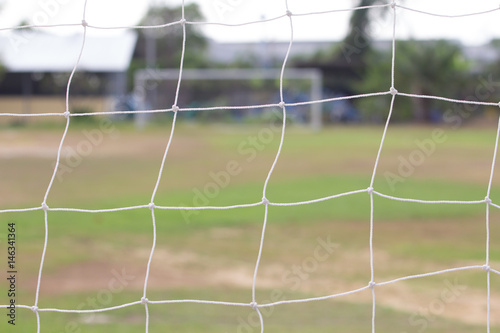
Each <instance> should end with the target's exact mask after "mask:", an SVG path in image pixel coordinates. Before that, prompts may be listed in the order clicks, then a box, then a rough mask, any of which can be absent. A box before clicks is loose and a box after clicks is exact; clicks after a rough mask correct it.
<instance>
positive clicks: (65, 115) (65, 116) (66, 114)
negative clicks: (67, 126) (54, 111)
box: [63, 111, 71, 119]
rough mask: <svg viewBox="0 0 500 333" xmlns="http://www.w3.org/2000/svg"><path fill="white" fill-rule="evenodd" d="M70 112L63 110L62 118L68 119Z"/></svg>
mask: <svg viewBox="0 0 500 333" xmlns="http://www.w3.org/2000/svg"><path fill="white" fill-rule="evenodd" d="M70 114H71V113H69V111H66V112H64V113H63V115H64V118H66V119H68V118H69V115H70Z"/></svg>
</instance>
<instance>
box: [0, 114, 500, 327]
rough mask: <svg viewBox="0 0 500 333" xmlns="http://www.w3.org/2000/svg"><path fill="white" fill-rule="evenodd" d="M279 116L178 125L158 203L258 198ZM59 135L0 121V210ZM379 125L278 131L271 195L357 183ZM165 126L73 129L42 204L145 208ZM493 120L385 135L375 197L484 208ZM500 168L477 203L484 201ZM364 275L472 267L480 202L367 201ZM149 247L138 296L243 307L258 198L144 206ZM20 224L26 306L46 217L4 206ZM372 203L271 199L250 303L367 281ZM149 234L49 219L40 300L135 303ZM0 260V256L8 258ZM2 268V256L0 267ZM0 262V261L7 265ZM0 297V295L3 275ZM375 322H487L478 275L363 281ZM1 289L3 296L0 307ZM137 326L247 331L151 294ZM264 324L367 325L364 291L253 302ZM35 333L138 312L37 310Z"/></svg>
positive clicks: (119, 225) (494, 294) (66, 305)
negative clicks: (265, 120) (261, 121)
mask: <svg viewBox="0 0 500 333" xmlns="http://www.w3.org/2000/svg"><path fill="white" fill-rule="evenodd" d="M280 130H281V128H280V126H279V124H278V125H275V124H272V123H270V124H266V125H263V126H259V125H248V126H244V125H199V124H189V123H184V122H181V123H180V124H179V125H178V127H177V128H176V131H175V135H174V139H173V142H172V146H171V148H170V151H169V153H168V155H167V158H166V163H165V169H164V172H163V174H162V178H161V182H160V183H159V187H158V192H157V194H156V197H155V200H154V203H155V205H156V206H167V207H179V206H180V207H192V206H229V205H239V204H249V203H258V202H260V201H262V193H263V192H262V191H263V185H264V181H265V179H266V177H267V174H268V173H269V170H270V168H271V165H272V163H273V161H274V158H275V156H276V152H277V149H278V147H279V142H280ZM62 132H63V129H62V128H60V127H58V126H51V127H50V128H45V127H43V126H38V127H33V128H31V127H24V128H23V127H19V128H6V129H2V131H0V138H1V140H0V142H1V145H0V161H1V163H2V167H1V168H2V171H1V178H0V210H3V209H10V208H27V207H39V206H40V204H41V202H42V201H43V197H44V195H45V192H46V190H47V186H48V184H49V181H50V179H51V176H52V172H53V168H54V162H55V157H56V154H57V150H58V145H59V142H60V140H61V135H62ZM382 132H383V128H382V127H377V126H352V127H351V126H348V127H330V128H326V129H324V130H322V131H319V132H313V131H311V130H309V129H306V128H300V127H294V126H291V127H290V128H288V129H287V132H286V135H285V139H284V145H283V150H282V152H281V155H280V158H279V160H278V163H277V165H276V168H275V170H274V172H273V174H272V176H271V178H270V181H269V184H268V188H267V195H266V197H267V199H268V200H269V201H270V202H272V203H287V202H297V201H307V200H312V199H317V198H322V197H326V196H330V195H335V194H340V193H344V192H348V191H356V190H364V189H366V188H368V187H369V185H370V180H371V177H372V172H373V168H374V163H375V159H376V156H377V151H378V148H379V146H380V140H381V136H382ZM169 134H170V124H169V123H165V124H164V125H161V124H157V125H152V126H150V127H149V128H147V129H145V130H143V131H136V130H134V129H133V128H131V127H130V126H128V125H124V124H119V123H112V122H109V121H104V120H96V121H95V122H93V123H82V124H78V123H75V125H72V126H71V128H70V131H69V132H68V135H67V138H66V140H65V146H64V147H63V149H62V156H61V161H60V162H61V164H60V167H59V171H58V173H57V176H56V177H55V179H54V183H53V186H52V189H51V191H50V193H49V195H48V198H47V205H48V206H49V207H50V208H80V209H90V210H97V209H111V208H119V207H130V206H138V205H147V204H149V202H150V199H151V195H152V193H153V189H154V186H155V183H156V179H157V178H158V172H159V169H160V164H161V161H162V157H163V154H164V151H165V146H166V144H167V142H168V137H169ZM495 137H496V128H495V127H487V126H483V127H481V128H478V127H470V128H467V127H465V128H458V129H453V128H450V127H439V126H437V125H436V126H433V127H432V126H429V127H417V126H393V127H389V130H388V133H387V138H386V141H385V144H384V148H383V150H382V154H381V157H380V163H379V167H378V169H377V173H376V177H375V182H374V189H375V190H376V191H377V192H380V193H383V194H385V195H389V196H394V197H401V198H414V199H422V200H453V201H471V200H477V201H480V200H483V199H484V198H485V196H486V193H487V186H488V181H489V177H490V171H491V164H492V158H493V153H494V148H495ZM499 191H500V174H498V172H497V174H496V175H495V177H494V179H493V187H492V190H491V195H490V198H491V199H492V201H493V203H497V204H498V197H499ZM374 200H375V201H374V207H375V208H374V237H373V248H374V273H375V281H376V282H377V283H380V282H384V281H390V280H393V279H396V278H399V277H403V276H408V275H416V274H421V273H428V272H435V271H439V270H444V269H449V268H454V267H461V266H468V265H483V264H484V263H485V260H486V226H485V225H486V224H485V213H486V205H485V204H484V203H478V204H444V203H443V204H423V203H411V202H402V201H394V200H390V199H387V198H383V197H380V196H375V198H374ZM155 214H156V227H157V243H156V249H155V255H154V257H153V260H152V263H151V272H150V275H149V280H148V281H149V282H148V292H147V295H148V299H149V300H150V301H155V300H186V299H190V300H209V301H221V302H240V303H249V302H251V300H252V281H253V273H254V268H255V262H256V259H257V254H258V249H259V242H260V239H261V232H262V223H263V219H264V206H263V205H256V206H253V207H246V208H235V209H227V210H164V209H156V210H155ZM0 221H1V225H2V230H0V244H2V249H4V251H3V252H4V253H7V250H6V241H7V236H6V234H7V224H8V223H12V222H15V224H16V228H17V233H16V237H17V249H18V251H17V252H18V254H17V265H18V271H19V274H18V281H17V288H18V291H19V292H18V297H17V298H16V302H17V303H18V304H22V305H28V306H31V305H33V304H34V299H35V290H36V284H37V275H38V270H39V266H40V259H41V255H42V249H43V244H44V233H45V231H44V213H43V211H41V210H37V211H31V212H17V213H2V214H0ZM499 221H500V214H499V212H498V211H497V210H496V208H490V223H491V225H490V239H491V244H490V248H489V251H490V266H491V267H492V268H494V269H497V270H498V269H499V268H500V243H499V242H498V239H499V236H500V223H499ZM369 236H370V198H369V195H368V194H367V193H366V192H362V193H357V194H352V195H349V196H343V197H340V198H335V199H330V200H325V201H322V202H318V203H312V204H307V205H298V206H289V207H286V206H270V207H269V216H268V222H267V229H266V235H265V242H264V248H263V253H262V259H261V262H260V269H259V272H258V275H257V280H256V299H257V301H258V303H259V304H265V303H271V302H277V301H283V300H290V299H302V298H309V297H318V296H326V295H332V294H337V293H342V292H348V291H352V290H356V289H360V288H363V287H365V286H366V285H367V284H368V282H369V281H370V251H369V245H370V244H369ZM152 242H153V228H152V222H151V211H150V210H149V209H148V208H140V209H131V210H126V211H115V212H102V213H96V212H94V213H84V212H74V211H48V246H47V253H46V258H45V263H44V268H43V273H42V279H41V287H40V295H39V305H38V307H39V308H40V309H42V308H57V309H79V310H81V309H88V310H93V309H100V308H108V307H112V306H118V305H121V304H125V303H130V302H135V301H138V300H140V299H141V297H142V293H143V288H144V279H145V273H146V265H147V261H148V258H149V253H150V251H151V245H152ZM4 257H6V255H4ZM5 266H6V263H5V260H4V266H3V267H5ZM3 270H4V271H6V270H7V269H6V268H4V269H3ZM0 288H1V290H7V289H8V284H7V281H6V280H5V279H3V280H2V282H1V284H0ZM375 292H376V304H377V307H376V327H377V330H378V331H380V332H407V333H410V332H424V331H425V332H485V330H486V313H487V308H486V305H487V297H486V274H485V272H484V271H483V270H481V269H478V270H463V271H459V272H452V273H444V274H439V275H434V276H429V277H422V278H416V279H410V280H404V281H399V282H396V283H392V284H388V285H383V286H377V287H375ZM8 299H9V298H8V297H7V295H6V293H4V292H0V304H7V302H8ZM149 309H150V313H149V315H150V319H149V320H150V327H149V332H163V331H175V332H260V323H259V319H258V317H257V316H256V312H255V311H254V310H253V309H251V308H249V307H232V306H225V305H213V304H194V303H171V304H150V305H149ZM17 311H18V314H17V323H16V326H15V328H14V329H12V327H9V326H8V324H7V320H6V319H5V315H4V316H3V317H4V319H2V321H1V322H0V329H1V330H2V331H5V329H9V331H12V332H34V331H36V317H35V315H34V314H33V312H32V311H31V310H29V309H18V310H17ZM498 313H500V277H499V276H498V275H496V274H491V324H492V328H493V330H494V329H500V319H499V318H500V316H498V315H497V314H498ZM262 315H263V319H264V324H265V330H266V332H332V331H334V332H367V331H370V330H371V325H372V323H371V318H372V293H371V291H369V290H364V291H361V292H357V293H353V294H350V295H346V296H339V297H336V298H333V299H329V300H322V301H314V302H308V303H297V304H284V305H276V306H272V307H267V308H262ZM40 321H41V327H42V329H41V332H141V331H143V330H144V325H145V321H146V315H145V311H144V306H143V305H141V304H138V305H134V306H130V307H126V308H123V309H119V310H113V311H106V312H100V313H97V314H95V313H90V314H74V313H54V312H40Z"/></svg>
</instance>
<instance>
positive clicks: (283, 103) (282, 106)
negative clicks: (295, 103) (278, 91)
mask: <svg viewBox="0 0 500 333" xmlns="http://www.w3.org/2000/svg"><path fill="white" fill-rule="evenodd" d="M278 106H279V107H280V108H282V109H283V108H284V107H285V102H283V101H281V102H279V103H278Z"/></svg>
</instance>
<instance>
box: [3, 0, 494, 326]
mask: <svg viewBox="0 0 500 333" xmlns="http://www.w3.org/2000/svg"><path fill="white" fill-rule="evenodd" d="M87 2H90V1H85V5H84V8H82V21H81V22H78V23H74V24H66V25H46V26H45V27H48V28H51V27H54V28H56V27H57V28H59V27H61V26H80V27H81V29H82V36H83V38H82V42H81V45H80V51H79V57H78V59H77V61H76V62H75V64H74V68H73V71H72V72H71V75H70V76H69V79H68V81H67V86H66V109H65V110H64V112H53V113H39V114H16V113H8V112H2V113H0V116H2V117H49V116H57V117H64V118H65V121H66V126H65V129H64V133H63V135H62V137H61V140H60V144H59V148H58V152H57V158H56V163H55V168H54V171H53V173H52V177H51V179H50V182H49V184H48V186H47V189H46V192H45V195H44V197H43V200H42V204H41V206H39V207H29V208H22V209H10V208H7V207H0V213H11V212H26V211H43V212H44V216H45V219H44V225H45V240H44V247H43V253H42V256H41V262H40V266H39V272H38V279H37V287H36V294H35V295H36V297H35V300H34V303H33V304H32V305H17V307H18V308H26V309H31V310H32V311H33V313H34V315H35V316H36V319H37V332H40V330H41V328H42V327H44V325H50V324H49V323H43V322H41V321H40V314H41V313H43V312H64V313H96V312H108V311H114V310H117V309H121V308H126V307H130V306H135V305H139V304H142V305H143V306H144V310H145V313H146V320H145V331H146V332H148V329H149V318H150V308H151V307H153V306H155V305H157V304H167V303H200V304H212V305H214V306H237V307H248V308H251V309H253V310H254V311H255V312H256V313H257V315H258V317H259V320H260V331H261V332H264V327H265V324H266V322H265V320H264V316H263V314H262V312H263V310H264V309H265V308H269V307H275V306H280V305H282V304H291V303H304V302H315V301H320V300H326V299H333V298H336V297H341V296H345V295H349V294H355V293H359V292H362V291H369V292H371V294H372V300H373V301H372V304H373V308H372V323H371V329H372V332H375V328H376V311H375V310H376V304H377V302H376V294H377V288H379V287H382V286H385V285H389V284H395V283H398V282H401V281H403V280H410V279H419V278H423V277H428V276H435V275H440V274H444V273H449V272H455V271H464V270H480V271H484V274H485V276H486V279H487V295H486V297H485V299H484V305H485V306H486V307H487V318H485V319H484V322H485V325H486V326H487V331H488V332H490V327H491V325H490V321H491V315H492V313H491V310H490V296H491V290H490V276H491V275H492V274H496V275H500V272H499V271H498V270H496V269H494V268H493V267H491V266H490V251H489V246H490V209H491V208H500V205H498V204H496V203H494V202H492V200H491V199H490V192H491V188H492V181H493V174H494V169H495V163H496V154H497V148H498V137H499V133H500V126H499V130H498V131H497V136H496V141H495V150H494V155H493V158H492V163H491V173H490V177H489V182H488V185H487V191H486V193H485V197H484V198H478V199H477V200H473V201H455V200H424V199H418V198H404V197H396V196H391V195H387V194H384V193H381V192H379V191H377V190H376V188H375V187H374V181H375V177H376V175H377V169H378V167H379V160H380V156H381V153H382V150H383V148H384V142H385V140H386V134H387V130H388V128H389V124H390V122H391V116H392V114H393V106H394V101H395V99H396V98H398V96H407V97H411V98H417V99H433V100H441V101H445V102H451V103H458V104H465V105H483V106H493V107H496V106H498V104H497V103H490V102H486V101H473V100H457V99H452V98H447V97H442V96H427V95H419V94H411V93H407V92H404V91H398V90H397V82H395V79H394V77H395V72H396V71H397V68H395V59H396V57H397V56H398V55H397V54H396V47H395V46H396V14H397V12H398V11H416V10H414V9H412V8H408V7H405V6H403V5H401V4H398V3H397V2H390V3H387V4H382V5H378V6H370V7H359V8H350V9H342V10H338V9H335V10H328V11H323V12H318V13H295V12H293V8H289V7H288V3H287V1H283V14H282V15H280V16H277V17H273V18H269V19H263V20H261V21H255V22H242V23H239V24H233V25H229V26H241V25H255V26H258V25H259V24H261V23H264V22H269V21H272V20H286V21H288V23H289V33H290V41H289V46H288V50H287V53H286V55H285V57H284V59H283V61H282V66H281V71H280V75H279V80H280V85H279V95H280V100H279V101H278V102H277V103H270V104H266V105H243V106H232V107H224V109H228V108H231V109H235V108H243V109H245V108H247V109H250V108H252V109H255V108H269V107H276V108H279V109H280V110H281V112H282V119H283V123H282V126H281V137H280V143H279V148H278V150H277V152H276V155H275V158H274V161H273V163H272V165H271V167H270V169H269V171H268V173H267V177H266V178H265V179H264V180H263V184H264V185H263V191H262V198H261V199H260V200H258V201H256V202H252V203H243V204H237V205H231V206H187V207H165V206H160V205H156V204H155V198H156V195H157V192H158V188H159V184H160V181H161V178H162V175H163V173H164V169H165V165H166V164H167V163H168V157H169V151H170V147H171V144H172V140H173V138H174V136H175V129H176V122H177V116H178V115H179V113H181V112H185V111H199V112H207V111H210V110H216V109H220V108H221V107H219V106H213V107H204V108H183V107H182V106H180V105H178V101H179V94H180V93H181V92H182V81H183V65H184V57H185V54H186V52H189V51H188V45H187V43H186V40H187V38H188V37H189V36H187V33H186V26H187V25H190V24H192V25H225V26H227V24H222V23H217V22H190V21H188V20H187V19H186V18H185V13H184V8H185V5H184V4H183V5H182V9H183V10H182V16H181V17H180V18H179V19H178V20H177V21H175V22H166V23H165V24H161V25H155V26H133V27H100V26H95V25H93V24H92V22H87V20H86V13H85V10H86V7H87ZM371 7H377V8H388V9H389V10H390V11H391V14H392V18H391V19H392V22H393V24H392V62H391V63H392V66H391V72H390V73H388V75H390V76H391V86H390V87H388V89H387V90H386V91H377V92H372V93H368V94H362V95H349V96H343V97H336V98H329V99H321V100H308V101H305V102H300V103H289V102H287V100H285V98H284V94H283V91H284V88H285V87H284V75H285V73H286V71H287V62H288V58H289V54H290V52H291V50H292V48H293V45H294V24H293V23H294V18H295V17H296V16H307V15H310V16H313V15H332V16H333V15H335V14H336V13H338V12H342V11H355V10H363V9H367V8H371ZM496 10H498V8H495V9H492V10H488V11H484V12H479V13H477V12H475V13H466V14H461V15H456V16H450V15H446V16H447V17H460V16H468V15H483V14H485V13H489V12H492V11H496ZM417 12H419V13H421V14H425V15H434V16H445V15H438V14H433V13H428V12H422V11H417ZM173 25H178V26H180V27H182V30H183V35H182V36H183V38H182V53H181V59H180V66H179V71H178V73H179V75H178V80H177V84H176V89H175V99H174V103H173V105H172V106H171V107H169V108H166V109H161V110H139V111H134V113H136V114H140V113H151V112H158V113H172V114H173V120H172V128H171V132H170V136H169V139H168V143H167V145H166V148H165V150H164V154H163V158H162V160H161V164H160V166H159V171H158V177H157V180H156V183H155V186H154V188H153V189H152V194H151V199H150V202H147V203H140V204H138V205H136V206H127V207H114V208H103V209H94V210H89V209H80V208H62V207H50V206H49V205H48V203H47V198H48V196H49V193H51V189H52V187H53V184H54V180H55V179H56V177H57V173H58V172H59V171H58V170H59V169H58V168H59V165H60V162H61V156H62V149H63V145H64V143H65V139H66V136H67V133H68V129H69V125H70V123H71V122H72V121H73V120H74V119H75V117H86V116H92V115H114V114H125V113H130V112H129V111H120V110H114V111H110V112H94V113H85V114H79V113H72V112H71V109H70V103H69V102H70V93H71V84H72V79H73V76H74V75H75V73H76V72H77V71H78V69H79V63H80V59H81V57H82V54H83V52H84V50H85V44H86V38H87V32H88V31H89V29H130V28H134V29H157V28H163V27H168V26H173ZM35 27H39V26H34V25H28V26H16V27H11V28H3V29H1V30H4V31H5V30H14V29H23V28H35ZM374 96H390V99H391V102H390V107H389V109H388V116H387V121H386V123H385V126H384V130H383V133H382V136H381V139H380V145H379V148H378V152H377V154H376V159H375V160H374V166H373V172H372V175H371V180H370V182H369V183H368V184H367V186H366V187H365V188H361V189H358V190H355V191H349V192H345V193H339V194H334V195H329V196H325V197H321V198H317V199H312V200H306V201H300V202H286V203H279V202H273V201H271V200H269V199H268V198H267V196H268V195H267V194H268V185H269V181H270V179H271V177H272V175H273V172H274V170H275V167H276V165H277V163H278V161H279V160H280V154H281V150H282V147H283V143H284V141H285V131H286V129H287V122H286V119H287V117H286V114H287V108H288V107H291V106H297V105H311V104H322V103H326V102H332V101H340V100H345V99H361V98H368V97H374ZM362 193H365V194H366V195H367V196H368V197H369V199H370V216H369V222H370V236H369V249H370V272H371V279H370V280H369V281H366V286H364V287H362V288H359V289H355V290H346V291H344V292H341V293H336V294H329V295H324V296H321V297H313V298H306V299H291V300H281V301H277V302H271V303H261V302H259V299H258V298H257V297H256V290H257V289H258V287H259V278H258V277H259V267H260V263H261V259H262V253H263V246H264V244H265V236H266V226H267V224H268V210H269V207H271V206H288V207H289V206H298V205H308V204H313V203H317V202H324V201H330V200H335V199H337V198H340V197H345V196H351V195H355V194H362ZM377 196H378V197H383V198H386V199H389V200H395V201H402V202H413V203H421V204H426V205H432V204H450V205H474V204H476V205H477V204H479V205H481V204H483V205H484V206H485V209H486V221H485V261H484V263H483V264H478V265H470V266H462V267H454V268H449V269H444V270H439V271H431V272H424V273H421V274H415V275H409V276H401V277H399V278H395V279H392V280H389V281H376V280H375V274H374V271H375V267H374V266H375V265H374V249H373V248H374V247H373V236H374V232H375V226H376V223H375V221H374V209H375V204H374V197H377ZM256 206H259V207H262V209H263V210H264V212H265V214H264V220H263V223H262V233H261V237H260V246H259V249H258V252H257V253H256V256H257V259H256V264H255V269H254V273H253V283H252V295H251V302H249V303H236V302H223V301H210V300H201V299H200V300H196V299H175V300H173V299H164V300H155V301H153V300H149V299H148V297H149V296H150V295H149V292H148V282H149V275H150V268H151V262H152V259H153V256H154V254H155V247H156V245H157V237H156V231H157V226H156V214H157V212H158V210H183V211H185V210H231V209H238V208H244V207H256ZM144 209H148V210H150V212H151V223H152V226H153V242H152V244H151V251H150V254H149V259H148V262H147V266H146V267H147V269H146V274H145V280H144V287H143V294H142V298H141V299H138V300H136V301H134V302H130V303H126V304H121V305H118V306H113V307H107V308H99V309H93V310H78V309H57V308H41V307H38V304H39V295H40V286H41V284H42V283H43V277H44V273H43V271H44V260H45V255H46V250H47V245H48V243H49V241H50V235H49V224H50V217H49V212H55V211H70V212H82V213H107V212H116V211H126V210H144ZM1 307H3V308H6V307H8V305H1Z"/></svg>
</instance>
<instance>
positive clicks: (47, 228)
mask: <svg viewBox="0 0 500 333" xmlns="http://www.w3.org/2000/svg"><path fill="white" fill-rule="evenodd" d="M86 12H87V0H85V2H84V5H83V20H82V26H83V41H82V46H81V48H80V52H79V54H78V58H77V60H76V63H75V66H74V67H73V70H72V71H71V74H70V76H69V78H68V83H67V85H66V110H65V112H64V115H65V117H66V125H65V128H64V132H63V135H62V137H61V141H60V143H59V147H58V149H57V157H56V163H55V166H54V171H53V172H52V177H51V179H50V182H49V185H48V186H47V190H46V191H45V195H44V197H43V202H42V209H43V211H44V228H45V235H44V242H43V250H42V256H41V259H40V267H39V270H38V278H37V283H36V291H35V304H34V305H33V308H32V310H33V311H34V312H35V314H36V318H37V333H40V315H39V312H38V311H37V309H38V300H39V295H40V286H41V281H42V272H43V265H44V262H45V255H46V253H47V244H48V237H49V223H48V214H47V211H48V209H49V207H48V206H47V198H48V196H49V192H50V190H51V188H52V185H53V184H54V179H55V177H56V174H57V170H58V169H59V165H60V160H61V151H62V147H63V145H64V140H65V139H66V135H67V134H68V129H69V122H70V112H69V91H70V87H71V82H72V80H73V76H74V75H75V72H76V70H77V68H78V65H79V64H80V60H81V58H82V54H83V50H84V49H85V41H86V37H87V24H86V21H85V18H86Z"/></svg>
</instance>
